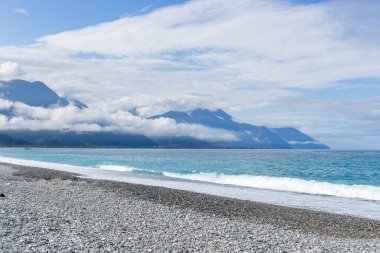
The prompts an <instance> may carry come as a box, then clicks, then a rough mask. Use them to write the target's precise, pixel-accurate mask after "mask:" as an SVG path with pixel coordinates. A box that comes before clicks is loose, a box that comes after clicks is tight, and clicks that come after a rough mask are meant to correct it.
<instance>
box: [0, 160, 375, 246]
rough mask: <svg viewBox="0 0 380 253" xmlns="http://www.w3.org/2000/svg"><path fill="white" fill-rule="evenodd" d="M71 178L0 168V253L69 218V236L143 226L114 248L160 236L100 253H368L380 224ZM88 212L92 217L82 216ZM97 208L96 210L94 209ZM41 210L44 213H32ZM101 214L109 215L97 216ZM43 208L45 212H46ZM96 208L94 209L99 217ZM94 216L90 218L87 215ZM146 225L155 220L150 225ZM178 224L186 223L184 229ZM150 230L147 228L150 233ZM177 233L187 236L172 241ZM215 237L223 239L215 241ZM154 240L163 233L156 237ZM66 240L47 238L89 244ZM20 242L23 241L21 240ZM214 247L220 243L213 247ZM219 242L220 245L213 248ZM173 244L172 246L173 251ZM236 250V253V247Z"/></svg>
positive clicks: (83, 238) (63, 174)
mask: <svg viewBox="0 0 380 253" xmlns="http://www.w3.org/2000/svg"><path fill="white" fill-rule="evenodd" d="M77 176H78V175H75V174H73V173H69V172H64V171H56V170H49V169H41V168H34V167H27V166H20V165H12V164H0V181H3V182H4V183H3V182H1V184H0V191H1V192H0V193H4V194H5V198H0V201H1V203H2V204H1V208H0V210H1V212H0V213H1V214H2V215H1V217H2V218H1V222H2V226H1V227H3V228H5V230H6V231H4V229H2V231H1V234H0V235H1V237H2V239H0V242H1V243H0V245H3V246H0V249H1V250H3V251H4V250H6V249H8V248H6V247H12V246H11V242H12V240H13V239H14V238H17V236H19V235H20V233H19V231H18V232H17V231H16V230H17V229H16V228H17V227H18V228H19V229H21V230H23V229H24V228H25V227H29V228H30V229H32V230H33V231H34V230H36V229H38V228H42V227H43V228H46V229H47V231H45V232H44V233H42V234H41V233H40V236H45V237H49V235H50V234H55V233H57V234H60V232H62V231H61V230H60V229H58V230H57V231H53V232H54V233H50V232H51V231H50V230H49V229H52V228H54V227H53V226H52V225H53V223H56V222H57V221H59V220H60V215H68V214H70V215H69V216H68V217H66V218H65V220H66V221H68V222H69V224H72V221H75V222H76V224H77V225H81V226H78V227H76V228H80V227H82V226H85V227H86V226H90V227H89V228H88V229H89V231H90V230H92V229H93V230H95V231H96V230H97V229H98V228H97V226H99V227H103V226H106V227H107V226H110V227H114V226H119V225H120V226H124V224H125V223H127V224H130V223H133V222H132V221H131V220H129V221H128V222H123V220H125V219H132V218H133V217H130V216H128V215H127V214H128V213H130V212H132V213H133V214H134V215H137V217H138V218H139V219H140V220H139V221H140V222H139V223H136V226H137V225H140V226H141V225H142V224H145V226H141V227H140V228H137V227H135V228H134V229H132V228H131V231H128V228H126V229H127V230H126V232H122V231H118V232H117V233H116V234H117V236H116V237H115V239H114V240H117V241H118V240H119V239H120V238H122V237H126V236H125V235H127V234H128V233H129V232H131V233H132V234H133V235H136V233H137V234H139V233H143V234H144V233H147V234H151V233H153V234H155V233H159V234H160V236H158V237H155V236H154V235H152V236H153V237H152V238H151V239H147V238H145V242H146V243H144V244H143V245H137V246H144V245H145V246H146V247H145V246H144V248H143V249H142V248H140V249H139V248H134V247H137V246H136V245H135V243H132V242H129V241H128V240H126V241H123V242H119V243H114V242H113V240H112V239H110V240H109V241H108V242H107V243H102V244H101V245H102V247H101V249H103V250H104V249H106V248H104V247H105V245H106V246H107V247H108V246H109V247H110V249H111V250H114V251H115V250H116V251H117V250H120V251H123V250H121V249H119V247H121V245H126V246H128V247H129V246H131V248H128V247H127V248H124V250H127V249H130V251H133V252H138V251H139V250H142V251H145V250H144V249H148V248H152V250H153V251H155V248H154V247H159V248H156V249H157V250H160V249H161V250H164V251H166V250H169V249H171V250H172V251H181V250H183V249H189V247H193V246H194V245H198V246H199V247H200V248H198V250H199V251H202V250H201V249H203V250H204V251H212V250H217V249H224V250H226V252H228V251H229V250H228V249H230V250H231V249H242V250H246V251H249V250H250V249H255V250H254V251H258V252H260V251H261V250H262V252H265V251H268V250H269V251H277V250H278V251H279V250H280V249H284V250H286V249H288V250H290V251H292V250H302V249H308V250H310V249H311V250H310V251H311V252H313V251H315V250H323V249H328V250H334V251H335V252H339V251H345V250H347V249H350V250H353V251H354V252H355V251H356V249H357V250H358V251H357V252H360V251H369V252H370V251H371V250H372V251H373V250H376V249H378V248H380V221H378V220H369V219H364V218H357V217H351V216H344V215H338V214H330V213H324V212H317V211H311V210H304V209H297V208H292V207H283V206H276V205H271V204H263V203H257V202H251V201H242V200H237V199H231V198H226V197H219V196H213V195H207V194H201V193H193V192H188V191H182V190H174V189H169V188H163V187H156V186H147V185H137V184H130V183H124V182H115V181H107V180H95V179H83V178H78V177H77ZM68 193H70V194H68ZM66 194H68V195H66ZM39 197H40V198H39ZM41 201H42V202H41ZM3 203H4V204H3ZM128 203H129V204H128ZM130 203H134V206H133V207H132V206H130ZM45 205H46V206H45ZM60 206H61V207H62V209H63V210H66V211H67V213H66V214H62V213H61V209H60ZM88 206H91V207H93V208H94V209H93V210H92V211H89V210H88V209H87V208H88ZM100 206H103V207H102V208H100ZM17 207H20V208H17ZM21 207H22V208H21ZM41 207H44V208H45V209H44V208H42V209H41V210H39V208H41ZM106 207H108V210H105V209H104V208H106ZM49 208H50V209H51V210H52V211H50V212H49ZM83 208H84V209H83ZM98 208H100V209H99V210H98ZM142 208H144V209H142ZM95 209H96V211H97V212H93V211H95ZM86 210H87V211H86ZM163 210H164V211H163ZM43 211H46V212H48V213H50V215H51V217H50V216H49V217H50V219H47V220H45V219H39V217H38V215H42V216H43V217H44V215H43V213H41V212H43ZM23 212H26V213H27V214H28V215H27V217H29V218H33V217H34V218H37V219H38V222H32V221H33V220H32V221H30V220H29V219H26V221H25V220H23V222H22V224H18V222H19V221H20V219H21V220H22V219H23V218H24V219H25V213H23ZM102 213H103V214H107V215H106V216H103V217H107V218H105V220H104V221H102V219H101V217H99V216H98V215H100V214H102ZM148 213H149V215H153V217H152V216H149V215H148ZM37 214H38V215H37ZM78 215H84V216H86V217H88V218H89V220H91V217H92V218H94V215H95V217H98V218H99V220H98V222H99V224H98V225H97V223H94V224H86V225H85V224H82V223H83V222H85V221H82V220H80V219H79V220H78V218H77V216H78ZM36 216H37V217H36ZM127 216H128V217H127ZM15 217H16V218H15ZM168 217H172V218H168ZM109 219H111V220H112V222H111V223H112V224H109V223H110V222H109ZM151 219H155V220H154V221H150V220H151ZM156 219H157V220H156ZM200 221H202V222H200ZM183 222H186V225H184V224H183ZM34 223H37V224H34ZM106 223H107V224H106ZM152 224H153V227H151V225H152ZM32 225H33V226H32ZM30 226H32V227H30ZM62 226H63V227H62ZM12 227H14V228H15V230H13V229H12ZM59 227H62V229H63V231H65V229H64V227H65V226H64V224H63V225H62V224H60V226H59ZM212 227H214V228H215V229H213V232H212V233H211V232H210V231H209V228H212ZM183 230H185V231H183ZM49 231H50V232H49ZM89 231H88V233H89ZM106 231H107V230H105V234H103V236H105V237H107V236H109V235H107V232H106ZM180 231H182V234H186V235H187V236H185V237H183V236H179V235H178V234H181V232H180ZM220 231H225V232H224V233H222V234H219V232H220ZM39 232H41V231H39ZM160 232H165V233H164V234H161V233H160ZM198 232H202V233H201V234H203V236H202V237H199V238H198V237H196V236H195V235H196V233H198ZM209 232H210V233H211V234H210V233H209ZM70 233H71V232H70ZM70 233H69V234H66V235H64V236H63V237H62V235H60V236H61V238H56V237H55V236H54V235H53V236H52V238H55V240H58V241H59V240H63V239H64V238H66V239H67V240H68V238H71V237H72V236H74V235H75V236H76V237H79V238H81V241H83V247H84V248H87V247H86V245H92V244H91V243H90V244H89V240H90V238H89V237H87V236H86V235H85V234H83V235H77V234H75V233H74V234H70ZM29 234H30V233H29ZM90 234H91V233H90ZM139 235H140V234H139ZM25 236H26V237H27V236H28V233H26V234H25ZM98 236H99V235H98ZM128 236H129V235H128ZM162 236H163V237H165V238H166V239H167V240H168V243H166V244H165V245H163V244H162V243H159V242H157V245H152V242H151V240H153V239H157V238H161V237H162ZM194 236H195V237H194ZM119 237H120V238H119ZM235 237H236V238H235ZM96 238H97V237H96ZM126 238H127V239H128V238H130V237H126ZM265 238H267V239H268V238H269V240H268V241H265V240H266V239H265ZM297 238H298V239H297ZM216 239H218V242H219V243H216V241H215V240H216ZM219 239H223V240H222V241H219ZM91 240H92V239H91ZM157 240H158V239H157ZM173 240H177V241H178V242H177V243H174V241H173ZM27 241H29V244H28V245H32V246H33V245H34V246H33V247H34V248H35V247H42V248H40V249H46V248H43V247H47V249H49V247H50V246H52V244H51V243H50V240H48V242H46V240H44V242H45V244H44V245H40V244H41V240H40V239H39V240H35V239H28V240H27ZM68 241H70V240H68ZM139 241H141V240H139ZM143 241H144V240H143ZM96 243H98V242H93V244H94V245H96ZM237 243H239V245H236V244H237ZM36 245H37V246H36ZM110 245H114V246H115V247H112V246H110ZM117 245H118V246H117ZM133 245H134V246H133ZM210 245H212V246H210ZM24 246H25V245H24V244H22V243H16V244H15V245H14V247H16V249H17V247H24ZM79 246H80V245H79ZM79 246H78V247H79ZM116 246H117V247H116ZM1 247H3V248H1ZM177 247H179V248H177ZM181 247H184V248H181ZM250 247H251V248H250ZM255 247H256V248H255ZM345 247H346V248H345ZM347 247H349V248H347ZM19 249H20V248H19ZM264 249H265V250H264ZM100 251H102V250H100ZM190 251H191V250H190ZM193 251H197V249H193ZM305 251H306V250H305Z"/></svg>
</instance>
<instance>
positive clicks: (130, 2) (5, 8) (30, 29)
mask: <svg viewBox="0 0 380 253" xmlns="http://www.w3.org/2000/svg"><path fill="white" fill-rule="evenodd" d="M182 2H184V1H180V0H153V1H152V0H138V1H136V0H109V1H97V0H95V1H93V0H81V1H77V0H65V1H49V0H2V1H1V2H0V15H1V17H2V19H3V22H1V23H0V31H2V32H3V33H4V34H7V36H1V37H0V45H21V44H31V43H33V42H34V40H35V39H36V38H38V37H41V36H43V35H47V34H54V33H58V32H61V31H65V30H72V29H78V28H82V27H85V26H88V25H93V24H97V23H100V22H106V21H112V20H115V19H118V18H120V17H121V16H124V15H138V14H141V13H139V12H146V11H152V10H154V9H157V8H160V7H163V6H167V5H172V4H179V3H182ZM17 10H25V11H26V12H25V13H22V11H17ZM20 12H21V13H20Z"/></svg>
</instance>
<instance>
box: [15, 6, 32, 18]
mask: <svg viewBox="0 0 380 253" xmlns="http://www.w3.org/2000/svg"><path fill="white" fill-rule="evenodd" d="M13 11H14V12H15V13H18V14H22V15H26V16H28V15H29V12H28V10H27V9H25V8H16V9H13Z"/></svg>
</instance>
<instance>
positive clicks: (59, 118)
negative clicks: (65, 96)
mask: <svg viewBox="0 0 380 253" xmlns="http://www.w3.org/2000/svg"><path fill="white" fill-rule="evenodd" d="M0 110H2V111H6V110H11V111H12V115H11V117H7V116H5V115H0V129H2V130H65V131H77V132H119V133H128V134H142V135H145V136H148V137H162V136H174V137H180V136H188V137H193V138H196V139H200V140H206V141H219V140H228V141H235V140H238V139H237V137H236V136H235V135H234V134H233V133H230V132H228V131H224V130H219V129H212V128H208V127H205V126H201V125H196V124H181V123H176V122H175V121H174V120H172V119H167V118H160V119H147V118H142V117H139V116H136V115H133V114H131V113H130V112H128V111H124V110H121V109H115V108H110V107H105V106H102V107H101V108H99V107H98V108H94V109H90V108H86V109H79V108H78V107H76V106H74V105H69V106H65V107H58V108H43V107H33V106H28V105H26V104H23V103H19V102H10V101H7V100H4V99H0Z"/></svg>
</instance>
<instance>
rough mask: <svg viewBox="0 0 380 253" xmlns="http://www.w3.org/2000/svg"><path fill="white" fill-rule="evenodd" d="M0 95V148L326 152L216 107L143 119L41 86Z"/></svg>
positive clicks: (17, 86)
mask: <svg viewBox="0 0 380 253" xmlns="http://www.w3.org/2000/svg"><path fill="white" fill-rule="evenodd" d="M0 96H1V99H0V113H1V115H0V128H1V129H2V131H1V133H2V134H3V142H2V144H3V145H8V146H12V145H26V144H27V145H38V146H120V147H123V146H125V147H127V146H136V147H138V146H144V147H145V146H149V147H158V146H164V147H203V148H205V147H207V148H210V147H214V148H327V146H324V145H322V144H320V143H319V142H317V141H316V140H314V139H312V138H311V137H308V136H307V135H304V134H302V133H300V132H298V130H296V129H291V130H289V131H291V132H292V133H291V134H289V132H286V131H285V132H284V130H281V131H280V130H278V129H270V128H267V127H264V126H261V127H257V126H253V125H249V124H241V123H237V122H235V121H233V119H232V116H230V115H229V114H227V113H225V112H224V111H222V110H221V109H211V110H208V109H200V108H195V109H192V110H190V109H188V110H185V111H169V112H166V113H163V114H160V115H156V116H152V117H143V116H140V115H141V113H140V112H144V113H145V114H149V113H147V108H148V107H142V108H141V107H136V105H133V104H129V105H127V106H126V103H121V104H118V103H111V104H109V105H107V104H102V103H99V104H98V105H97V106H94V107H87V106H86V105H85V104H84V103H82V102H80V101H78V100H72V99H68V98H64V97H60V96H59V95H58V94H56V93H55V92H54V91H53V90H51V89H50V88H49V87H48V86H47V85H45V84H44V83H42V82H28V81H24V80H12V81H2V82H0ZM116 105H118V106H116ZM121 105H123V106H121ZM196 105H197V104H194V105H193V106H196ZM180 109H181V108H180ZM300 136H302V137H300ZM0 143H1V140H0Z"/></svg>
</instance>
